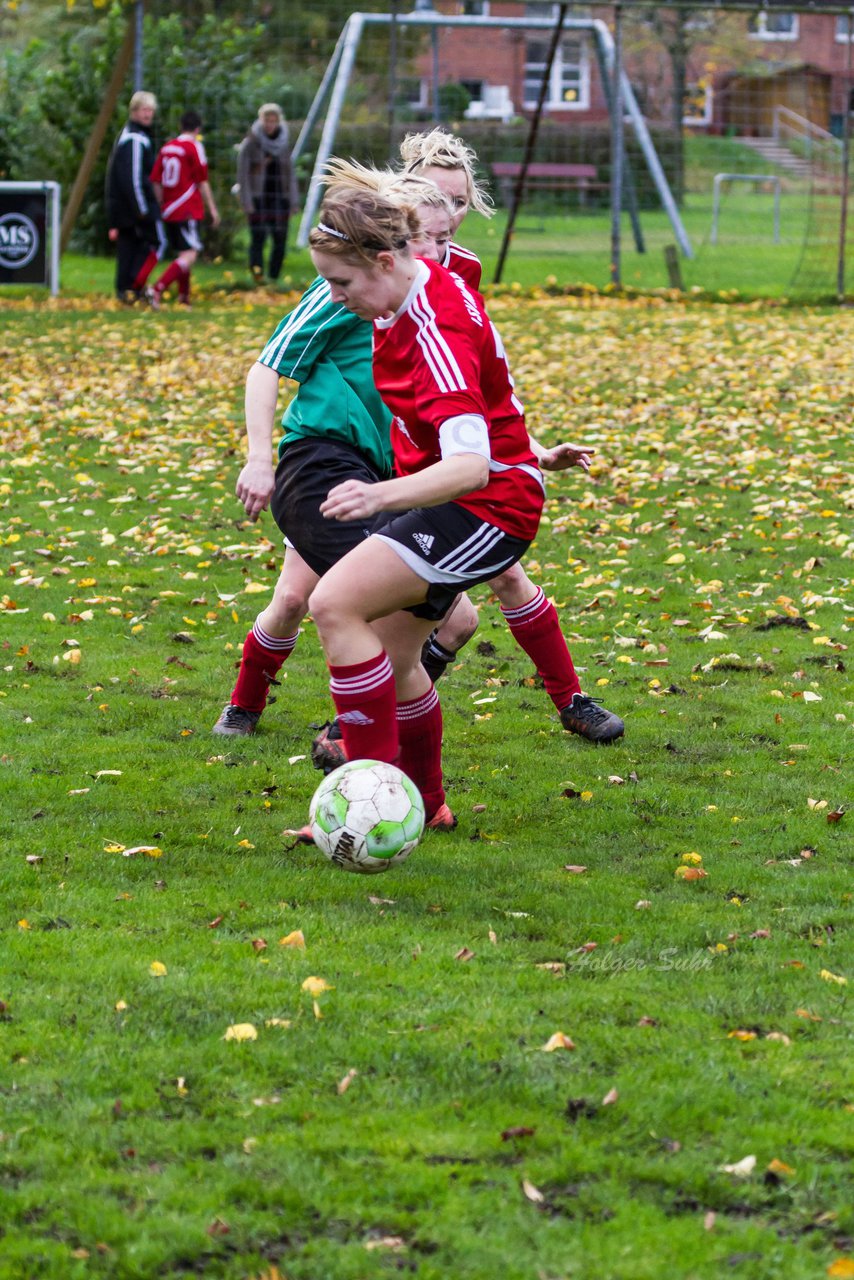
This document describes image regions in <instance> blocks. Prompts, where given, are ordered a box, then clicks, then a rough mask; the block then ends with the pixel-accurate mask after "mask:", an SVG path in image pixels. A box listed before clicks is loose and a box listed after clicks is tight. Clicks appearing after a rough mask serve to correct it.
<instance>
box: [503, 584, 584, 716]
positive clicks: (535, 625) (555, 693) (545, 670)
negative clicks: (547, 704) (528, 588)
mask: <svg viewBox="0 0 854 1280" xmlns="http://www.w3.org/2000/svg"><path fill="white" fill-rule="evenodd" d="M501 612H502V613H503V614H504V617H505V618H506V619H507V625H508V626H509V628H510V631H511V634H512V636H513V639H514V640H515V641H516V643H517V644H518V645H519V646H520V647H521V648H522V649H524V650H525V652H526V653H527V655H528V657H529V658H530V659H531V661H532V662H533V664H534V666H535V667H536V668H537V671H538V673H539V674H540V676H541V677H542V679H543V682H544V684H545V686H546V693H547V694H548V695H549V697H550V698H551V700H552V702H553V703H554V704H555V706H556V707H557V709H558V711H562V710H563V708H564V707H565V706H567V705H568V704H569V703H570V702H571V701H572V697H573V694H576V693H580V692H581V683H580V681H579V679H578V676H577V675H576V674H575V667H574V666H573V665H572V658H571V657H570V656H569V649H568V648H567V645H566V640H565V639H564V637H563V632H562V631H561V629H560V622H559V621H558V616H557V609H555V607H554V605H553V604H550V603H549V602H548V600H547V599H546V597H545V596H544V594H543V591H542V589H541V588H540V589H538V590H537V594H536V595H535V596H534V598H533V600H529V601H528V603H527V604H523V605H521V606H520V608H518V609H504V608H502V610H501Z"/></svg>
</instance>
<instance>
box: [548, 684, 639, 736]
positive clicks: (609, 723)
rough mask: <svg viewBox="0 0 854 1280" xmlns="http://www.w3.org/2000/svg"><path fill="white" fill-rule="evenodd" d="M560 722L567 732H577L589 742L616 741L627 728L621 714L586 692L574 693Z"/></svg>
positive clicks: (561, 715)
mask: <svg viewBox="0 0 854 1280" xmlns="http://www.w3.org/2000/svg"><path fill="white" fill-rule="evenodd" d="M560 722H561V724H562V725H563V727H564V729H566V730H567V732H569V733H577V734H579V736H580V737H582V738H586V739H587V741H588V742H616V740H617V738H622V736H623V733H624V732H625V728H626V726H625V725H624V724H623V722H622V720H621V719H620V717H619V716H615V715H614V713H613V711H607V710H606V709H605V707H603V706H602V704H601V702H600V701H599V699H598V698H590V697H588V695H587V694H586V693H575V694H573V696H572V702H570V703H569V705H568V706H566V707H564V708H563V710H562V711H561V713H560Z"/></svg>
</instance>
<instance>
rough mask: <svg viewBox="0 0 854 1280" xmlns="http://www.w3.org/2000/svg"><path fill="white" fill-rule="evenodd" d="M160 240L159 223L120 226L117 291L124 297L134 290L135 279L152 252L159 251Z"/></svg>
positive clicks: (117, 252) (117, 248) (117, 253)
mask: <svg viewBox="0 0 854 1280" xmlns="http://www.w3.org/2000/svg"><path fill="white" fill-rule="evenodd" d="M159 246H160V241H159V238H158V235H157V224H156V223H151V224H150V225H149V224H147V223H143V224H140V223H136V224H135V225H134V226H132V227H119V238H118V240H117V241H116V293H117V294H118V296H119V297H120V298H123V297H124V296H125V294H126V293H129V292H131V291H132V290H133V287H134V281H135V280H136V278H137V276H138V275H139V273H140V271H141V270H142V267H143V264H144V262H145V260H146V258H147V257H148V255H149V254H150V253H157V251H158V248H159Z"/></svg>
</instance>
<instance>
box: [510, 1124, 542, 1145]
mask: <svg viewBox="0 0 854 1280" xmlns="http://www.w3.org/2000/svg"><path fill="white" fill-rule="evenodd" d="M536 1132H537V1131H536V1129H532V1128H530V1126H528V1125H526V1124H514V1125H511V1126H510V1128H509V1129H502V1131H501V1141H502V1142H512V1141H513V1139H514V1138H533V1136H534V1134H535V1133H536Z"/></svg>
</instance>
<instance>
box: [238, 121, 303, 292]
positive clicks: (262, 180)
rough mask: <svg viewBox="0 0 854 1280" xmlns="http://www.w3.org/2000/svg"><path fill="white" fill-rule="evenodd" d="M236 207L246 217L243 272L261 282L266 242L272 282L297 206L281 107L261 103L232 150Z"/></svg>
mask: <svg viewBox="0 0 854 1280" xmlns="http://www.w3.org/2000/svg"><path fill="white" fill-rule="evenodd" d="M237 186H238V194H239V199H240V203H241V204H242V206H243V209H244V212H245V213H246V216H247V218H248V219H249V237H250V241H249V270H250V271H251V272H252V275H253V277H254V279H255V280H256V281H257V282H258V283H260V282H261V281H262V280H263V279H264V242H265V241H266V239H267V236H268V235H269V236H270V237H271V240H272V248H271V249H270V263H269V269H268V272H267V274H268V276H269V278H270V279H271V280H276V279H277V278H278V275H279V272H280V271H281V269H282V262H283V261H284V257H285V242H286V241H287V238H288V218H289V217H290V214H291V211H292V210H293V209H295V208H296V205H297V203H298V194H297V185H296V174H295V173H294V168H293V165H292V163H291V147H290V139H289V136H288V126H287V123H286V121H285V117H284V115H283V114H282V109H281V107H279V106H277V105H276V103H275V102H265V103H264V105H263V107H261V108H260V110H259V112H258V119H257V120H256V121H255V122H254V124H253V125H252V127H251V129H250V130H249V132H248V133H247V135H246V137H245V138H244V139H243V141H242V142H241V144H240V147H239V149H238V152H237Z"/></svg>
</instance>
